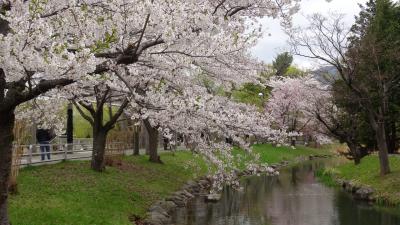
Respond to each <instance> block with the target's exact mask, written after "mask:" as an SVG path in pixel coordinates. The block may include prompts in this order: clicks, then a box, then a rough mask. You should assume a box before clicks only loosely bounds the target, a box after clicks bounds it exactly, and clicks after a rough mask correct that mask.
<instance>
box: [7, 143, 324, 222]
mask: <svg viewBox="0 0 400 225" xmlns="http://www.w3.org/2000/svg"><path fill="white" fill-rule="evenodd" d="M254 150H255V151H256V152H258V153H260V156H261V157H260V158H261V161H262V162H264V163H269V164H274V163H278V162H281V161H287V162H291V161H293V160H294V159H296V158H298V157H305V158H307V157H310V156H315V155H325V154H326V153H327V151H326V150H320V149H311V148H305V147H297V149H291V148H290V147H280V148H275V147H272V146H271V145H256V146H254ZM161 158H162V160H163V162H164V164H162V165H158V164H152V163H149V162H148V161H147V157H146V156H140V157H125V158H124V159H123V163H122V164H121V165H117V166H115V167H108V168H107V171H106V172H105V173H102V174H100V173H96V172H93V171H91V170H90V169H89V168H90V166H89V162H66V163H60V164H55V165H47V166H39V167H34V168H24V169H22V170H21V173H20V176H19V177H18V184H19V186H18V188H19V194H18V195H15V196H12V197H11V199H10V216H11V221H12V224H13V225H19V224H22V225H25V224H29V225H43V224H46V225H52V224H57V225H66V224H71V225H72V224H74V225H75V224H83V225H86V224H101V225H107V224H110V225H120V224H121V225H128V224H132V221H133V220H134V219H135V218H136V217H145V216H146V213H147V210H148V209H149V208H150V206H152V205H153V204H154V203H155V202H157V201H158V200H161V199H164V198H167V197H168V196H170V195H171V194H172V193H174V192H176V191H178V190H180V189H181V188H182V187H183V186H184V185H185V184H187V182H188V181H190V180H196V179H198V178H200V177H203V176H205V175H206V174H207V173H208V169H209V167H208V166H207V164H206V163H205V162H204V161H203V160H202V159H201V158H200V157H196V156H194V155H192V153H190V152H177V153H176V154H174V155H173V154H171V153H165V154H162V155H161Z"/></svg>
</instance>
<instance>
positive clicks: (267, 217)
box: [173, 161, 400, 225]
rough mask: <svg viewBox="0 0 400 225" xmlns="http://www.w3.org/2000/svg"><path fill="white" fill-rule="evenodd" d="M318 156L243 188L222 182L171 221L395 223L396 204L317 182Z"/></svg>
mask: <svg viewBox="0 0 400 225" xmlns="http://www.w3.org/2000/svg"><path fill="white" fill-rule="evenodd" d="M323 166H324V161H314V162H308V163H304V164H301V165H299V166H296V167H293V168H287V169H284V170H283V171H281V174H280V176H278V177H266V176H260V177H252V178H248V179H245V180H244V181H243V182H242V185H243V187H244V189H243V190H241V191H237V190H233V189H232V188H229V187H227V188H225V190H224V191H223V194H222V199H221V201H219V202H218V203H205V202H204V199H203V198H201V197H199V198H197V199H195V200H193V201H192V202H191V203H190V204H189V205H188V206H187V207H186V208H181V209H179V210H178V211H177V212H176V213H175V215H174V217H173V221H174V222H173V224H175V225H400V210H394V209H388V208H387V209H385V208H379V209H378V208H376V207H373V206H370V205H368V204H366V203H364V202H359V201H355V200H353V199H352V198H351V196H349V195H348V194H347V193H344V192H343V191H341V190H338V189H335V188H329V187H326V186H324V185H323V184H321V183H319V182H318V181H317V180H316V177H315V175H314V173H315V171H316V170H318V169H320V168H322V167H323Z"/></svg>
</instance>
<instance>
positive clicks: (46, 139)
mask: <svg viewBox="0 0 400 225" xmlns="http://www.w3.org/2000/svg"><path fill="white" fill-rule="evenodd" d="M36 140H37V142H38V143H39V144H40V152H41V153H42V154H41V157H42V161H44V160H45V159H46V155H47V159H48V160H50V140H51V134H50V130H48V129H38V130H37V131H36ZM46 153H47V154H46Z"/></svg>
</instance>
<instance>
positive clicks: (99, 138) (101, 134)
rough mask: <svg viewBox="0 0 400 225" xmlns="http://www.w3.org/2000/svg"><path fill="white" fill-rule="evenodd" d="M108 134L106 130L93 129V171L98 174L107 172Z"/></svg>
mask: <svg viewBox="0 0 400 225" xmlns="http://www.w3.org/2000/svg"><path fill="white" fill-rule="evenodd" d="M107 133H108V132H107V130H105V129H104V128H100V129H93V153H92V154H93V155H92V169H93V170H95V171H98V172H103V171H104V170H105V158H104V157H105V152H106V140H107Z"/></svg>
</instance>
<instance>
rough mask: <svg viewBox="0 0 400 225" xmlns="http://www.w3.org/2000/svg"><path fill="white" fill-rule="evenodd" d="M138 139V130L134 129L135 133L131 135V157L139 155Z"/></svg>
mask: <svg viewBox="0 0 400 225" xmlns="http://www.w3.org/2000/svg"><path fill="white" fill-rule="evenodd" d="M139 137H140V133H139V129H137V128H136V127H135V131H134V133H133V155H140V145H139V139H140V138H139Z"/></svg>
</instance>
